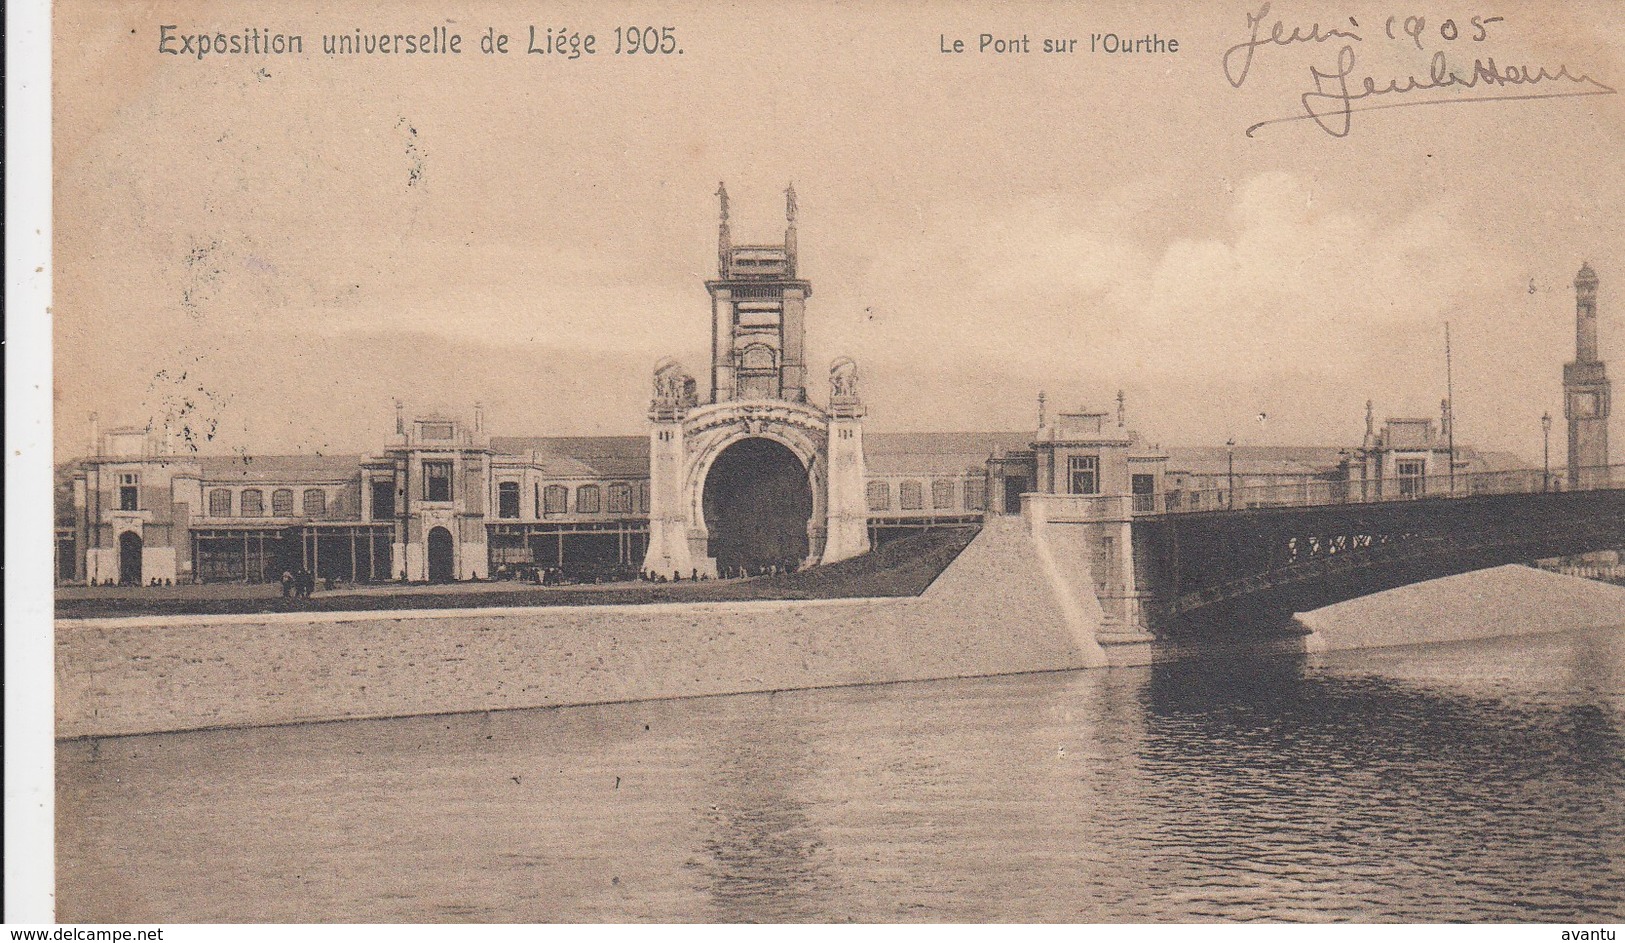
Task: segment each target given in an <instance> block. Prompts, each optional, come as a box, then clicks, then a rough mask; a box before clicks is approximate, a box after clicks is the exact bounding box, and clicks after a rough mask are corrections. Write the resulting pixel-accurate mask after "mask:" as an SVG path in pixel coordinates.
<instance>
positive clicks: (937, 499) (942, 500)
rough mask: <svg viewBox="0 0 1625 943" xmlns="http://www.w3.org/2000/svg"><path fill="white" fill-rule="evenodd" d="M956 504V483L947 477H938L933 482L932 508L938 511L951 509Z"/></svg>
mask: <svg viewBox="0 0 1625 943" xmlns="http://www.w3.org/2000/svg"><path fill="white" fill-rule="evenodd" d="M953 506H954V483H953V482H951V481H949V480H948V479H946V478H938V479H937V480H936V481H933V482H931V508H932V509H933V510H937V511H945V510H949V509H951V508H952V507H953Z"/></svg>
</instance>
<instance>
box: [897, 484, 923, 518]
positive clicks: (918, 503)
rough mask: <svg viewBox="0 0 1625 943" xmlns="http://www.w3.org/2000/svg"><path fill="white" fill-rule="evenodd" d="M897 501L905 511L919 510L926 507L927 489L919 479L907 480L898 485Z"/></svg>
mask: <svg viewBox="0 0 1625 943" xmlns="http://www.w3.org/2000/svg"><path fill="white" fill-rule="evenodd" d="M897 503H898V504H901V505H902V506H903V510H905V511H918V510H920V509H921V508H923V507H925V489H924V488H922V487H920V483H919V482H917V481H905V482H903V483H902V484H900V485H898V486H897Z"/></svg>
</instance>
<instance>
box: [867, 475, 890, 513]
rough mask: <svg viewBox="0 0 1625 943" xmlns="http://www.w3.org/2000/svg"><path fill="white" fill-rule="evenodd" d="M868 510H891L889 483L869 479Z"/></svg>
mask: <svg viewBox="0 0 1625 943" xmlns="http://www.w3.org/2000/svg"><path fill="white" fill-rule="evenodd" d="M868 497H869V510H871V511H890V510H891V485H889V484H887V483H886V482H884V481H871V482H869V486H868Z"/></svg>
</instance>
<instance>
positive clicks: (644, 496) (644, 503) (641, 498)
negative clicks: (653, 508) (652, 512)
mask: <svg viewBox="0 0 1625 943" xmlns="http://www.w3.org/2000/svg"><path fill="white" fill-rule="evenodd" d="M638 513H639V514H647V513H649V483H648V482H647V481H640V482H638Z"/></svg>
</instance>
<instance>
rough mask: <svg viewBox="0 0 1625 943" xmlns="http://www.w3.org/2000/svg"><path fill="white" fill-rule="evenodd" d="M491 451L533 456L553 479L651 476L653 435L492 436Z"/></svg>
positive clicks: (499, 453) (500, 453)
mask: <svg viewBox="0 0 1625 943" xmlns="http://www.w3.org/2000/svg"><path fill="white" fill-rule="evenodd" d="M491 451H493V452H495V453H497V454H498V455H515V456H523V457H525V458H527V459H528V458H529V456H530V455H531V453H532V452H534V453H536V460H537V463H538V464H539V465H540V466H541V468H542V473H543V474H544V475H547V476H549V477H552V478H647V477H649V437H648V436H641V435H603V436H492V437H491Z"/></svg>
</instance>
